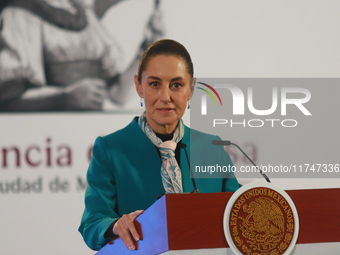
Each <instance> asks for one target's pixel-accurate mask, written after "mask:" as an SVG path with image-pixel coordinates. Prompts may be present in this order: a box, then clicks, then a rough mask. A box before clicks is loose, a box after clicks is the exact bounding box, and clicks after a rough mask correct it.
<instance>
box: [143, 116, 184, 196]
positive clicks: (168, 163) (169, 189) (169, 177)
mask: <svg viewBox="0 0 340 255" xmlns="http://www.w3.org/2000/svg"><path fill="white" fill-rule="evenodd" d="M138 124H139V126H140V128H141V129H142V130H143V132H144V133H145V135H146V136H147V137H148V138H149V139H150V140H151V142H152V143H153V144H154V145H155V146H157V147H158V149H159V151H160V153H161V159H162V167H161V176H162V183H163V186H164V189H165V193H182V192H183V186H182V173H181V169H180V168H179V166H178V163H177V160H176V158H175V149H176V146H177V143H178V142H179V141H180V140H182V137H183V135H184V124H183V121H182V119H180V120H179V122H178V125H177V127H176V129H175V131H174V135H173V137H172V140H169V141H166V142H162V140H161V139H159V138H158V137H157V136H156V134H155V132H154V131H153V130H152V129H151V127H150V126H149V124H148V123H147V122H146V117H145V112H144V113H142V115H141V116H140V117H139V120H138Z"/></svg>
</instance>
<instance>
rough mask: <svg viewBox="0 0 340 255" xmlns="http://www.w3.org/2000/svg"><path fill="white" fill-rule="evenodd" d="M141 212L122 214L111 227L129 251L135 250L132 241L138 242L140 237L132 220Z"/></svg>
mask: <svg viewBox="0 0 340 255" xmlns="http://www.w3.org/2000/svg"><path fill="white" fill-rule="evenodd" d="M143 212H144V211H143V210H138V211H135V212H132V213H130V214H124V215H123V216H122V218H120V219H119V220H118V221H117V222H116V224H115V225H114V227H113V233H114V234H116V235H119V236H120V238H121V239H122V241H123V242H124V244H125V246H126V247H127V248H128V249H129V250H135V249H136V246H135V244H134V242H133V239H134V240H135V241H139V240H140V235H139V233H138V232H137V230H136V227H135V224H134V220H135V219H136V218H137V217H138V216H139V215H141V214H142V213H143Z"/></svg>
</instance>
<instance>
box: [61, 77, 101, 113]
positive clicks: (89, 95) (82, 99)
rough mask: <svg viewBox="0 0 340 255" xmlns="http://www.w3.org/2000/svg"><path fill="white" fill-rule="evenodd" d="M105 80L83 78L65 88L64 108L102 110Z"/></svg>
mask: <svg viewBox="0 0 340 255" xmlns="http://www.w3.org/2000/svg"><path fill="white" fill-rule="evenodd" d="M105 87H106V82H105V81H104V80H102V79H99V78H84V79H81V80H79V81H76V82H74V83H72V84H70V85H69V86H67V87H66V88H65V91H64V100H65V101H64V108H65V110H102V108H103V103H104V98H105V94H106V91H105Z"/></svg>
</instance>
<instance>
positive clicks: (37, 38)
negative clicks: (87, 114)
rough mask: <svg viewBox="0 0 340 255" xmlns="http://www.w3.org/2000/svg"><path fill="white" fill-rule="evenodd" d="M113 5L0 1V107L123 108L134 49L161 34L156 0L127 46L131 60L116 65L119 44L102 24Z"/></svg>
mask: <svg viewBox="0 0 340 255" xmlns="http://www.w3.org/2000/svg"><path fill="white" fill-rule="evenodd" d="M119 2H121V1H117V0H116V1H115V0H113V1H112V0H89V1H72V0H69V1H67V0H61V1H60V0H48V1H42V0H28V1H27V0H13V1H12V0H11V1H4V3H3V4H2V7H1V8H2V9H1V34H0V36H1V37H0V38H1V44H0V45H1V48H0V50H1V53H0V59H1V61H0V63H1V64H0V89H1V90H0V110H1V111H3V112H6V111H12V112H13V111H14V112H23V111H29V112H30V111H91V110H92V111H93V110H95V111H101V110H104V108H105V105H107V104H108V105H109V104H114V105H119V106H122V105H124V103H125V102H126V101H127V98H128V96H129V93H130V92H131V90H132V89H133V82H132V80H131V77H132V76H133V74H134V72H135V70H136V68H137V66H138V61H139V59H140V57H141V54H142V53H143V52H144V50H146V49H147V47H148V46H149V45H150V44H151V43H152V42H154V41H155V40H156V39H159V38H161V36H162V32H163V31H162V24H161V18H162V17H161V13H160V11H159V10H158V6H159V1H155V3H154V7H153V10H152V12H151V15H150V17H149V20H148V22H147V23H146V24H145V28H144V36H143V37H142V38H140V47H139V49H131V51H135V52H136V53H135V58H134V59H133V60H132V61H131V63H130V64H129V65H128V67H127V68H125V70H121V61H122V54H121V53H122V52H121V48H120V46H119V44H118V43H117V41H116V40H115V39H114V36H111V35H110V33H109V32H108V30H107V28H105V26H104V25H103V24H102V23H101V18H102V17H103V16H104V15H105V13H106V12H107V11H108V10H109V9H110V8H115V5H117V4H119ZM130 22H134V21H125V24H123V23H124V22H123V21H122V26H127V25H128V23H130ZM135 22H138V21H135Z"/></svg>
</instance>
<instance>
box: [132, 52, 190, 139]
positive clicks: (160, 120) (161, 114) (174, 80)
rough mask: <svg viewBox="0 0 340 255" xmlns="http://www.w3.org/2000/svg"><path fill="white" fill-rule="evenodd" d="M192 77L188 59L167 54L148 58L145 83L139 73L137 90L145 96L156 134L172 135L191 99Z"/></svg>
mask: <svg viewBox="0 0 340 255" xmlns="http://www.w3.org/2000/svg"><path fill="white" fill-rule="evenodd" d="M190 79H191V77H190V74H189V73H188V72H187V68H186V63H185V61H184V60H182V59H181V58H178V57H175V56H166V55H159V56H156V57H153V58H151V59H150V60H149V61H148V63H147V66H146V70H145V71H144V72H143V73H142V78H141V83H139V82H138V76H137V75H135V84H136V90H137V93H138V95H139V96H140V97H141V98H143V99H144V104H145V110H146V120H147V122H148V124H149V125H150V127H151V128H152V129H153V130H154V131H155V132H156V133H161V134H169V133H172V132H173V131H174V130H175V128H176V126H177V123H178V121H179V119H180V118H182V116H183V114H184V111H185V108H186V106H187V101H188V100H190Z"/></svg>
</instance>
